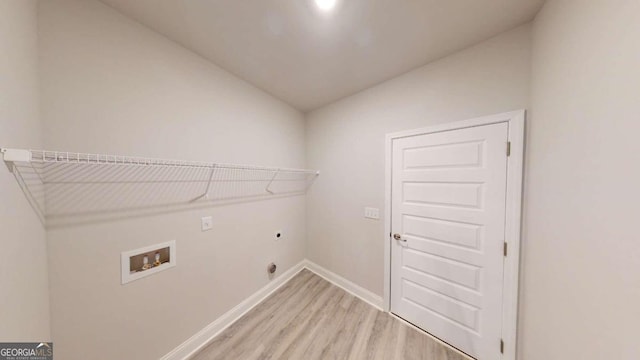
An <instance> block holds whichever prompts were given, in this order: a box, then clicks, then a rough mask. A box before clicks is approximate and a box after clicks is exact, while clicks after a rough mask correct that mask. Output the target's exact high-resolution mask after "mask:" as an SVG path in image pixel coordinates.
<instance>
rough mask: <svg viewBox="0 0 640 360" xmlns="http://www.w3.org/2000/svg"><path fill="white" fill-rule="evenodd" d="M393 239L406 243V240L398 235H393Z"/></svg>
mask: <svg viewBox="0 0 640 360" xmlns="http://www.w3.org/2000/svg"><path fill="white" fill-rule="evenodd" d="M393 238H394V239H396V240H400V241H405V242H406V241H407V240H406V239H403V238H402V236H401V235H400V234H393Z"/></svg>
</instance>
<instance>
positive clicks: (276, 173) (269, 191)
mask: <svg viewBox="0 0 640 360" xmlns="http://www.w3.org/2000/svg"><path fill="white" fill-rule="evenodd" d="M279 173H280V169H277V170H276V172H275V173H274V174H273V176H272V177H271V180H270V181H269V183H268V184H267V187H266V188H264V190H265V191H266V192H268V193H269V194H271V195H273V191H271V190H269V187H270V186H271V184H272V183H273V181H274V180H275V179H276V176H278V174H279Z"/></svg>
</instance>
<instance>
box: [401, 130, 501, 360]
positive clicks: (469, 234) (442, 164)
mask: <svg viewBox="0 0 640 360" xmlns="http://www.w3.org/2000/svg"><path fill="white" fill-rule="evenodd" d="M508 127H509V125H508V123H506V122H503V123H497V124H491V125H483V126H476V127H469V128H464V129H458V130H448V131H442V132H437V133H430V134H424V135H416V136H409V137H403V138H398V139H394V140H393V148H392V174H391V176H392V179H391V186H392V187H391V231H392V233H393V240H392V244H391V312H393V313H395V314H396V315H398V316H400V317H402V318H404V319H405V320H407V321H409V322H411V323H413V324H414V325H416V326H418V327H420V328H422V329H424V330H425V331H427V332H429V333H431V334H432V335H434V336H436V337H438V338H440V339H441V340H443V341H445V342H447V343H449V344H450V345H452V346H454V347H456V348H458V349H460V350H462V351H463V352H465V353H467V354H469V355H471V356H473V357H475V358H476V359H480V360H493V359H499V358H500V342H501V334H502V299H503V298H502V288H503V273H504V244H505V200H506V185H507V139H508V130H509V128H508Z"/></svg>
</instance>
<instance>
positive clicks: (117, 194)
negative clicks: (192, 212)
mask: <svg viewBox="0 0 640 360" xmlns="http://www.w3.org/2000/svg"><path fill="white" fill-rule="evenodd" d="M2 154H3V159H4V162H5V164H6V165H7V167H8V168H9V170H10V171H11V172H12V173H13V174H14V176H15V178H16V180H17V182H18V184H19V185H20V187H21V188H22V191H23V192H24V193H25V195H26V197H27V199H28V200H29V203H30V204H31V206H32V207H33V209H34V210H35V212H36V213H37V214H38V217H39V218H40V220H41V221H42V222H43V224H47V223H48V222H50V221H52V220H53V221H55V220H59V219H67V220H68V219H69V218H73V217H76V216H80V217H82V216H87V215H96V216H99V215H100V214H109V213H114V212H118V211H135V210H144V209H152V208H161V207H169V206H172V205H182V206H185V205H190V204H191V205H193V204H202V203H204V202H207V201H220V200H233V199H249V198H268V197H272V196H278V195H288V194H303V193H305V192H306V190H307V189H308V187H309V186H311V184H312V183H313V181H314V180H315V178H316V177H317V176H318V175H319V172H318V171H315V170H304V169H289V168H274V167H262V166H250V165H235V164H218V163H209V162H198V161H180V160H164V159H151V158H141V157H131V156H119V155H101V154H84V153H74V152H60V151H44V150H22V149H2Z"/></svg>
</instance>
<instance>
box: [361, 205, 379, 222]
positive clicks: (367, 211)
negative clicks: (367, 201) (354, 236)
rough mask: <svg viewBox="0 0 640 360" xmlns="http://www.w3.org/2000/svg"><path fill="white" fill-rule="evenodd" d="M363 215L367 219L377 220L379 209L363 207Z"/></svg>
mask: <svg viewBox="0 0 640 360" xmlns="http://www.w3.org/2000/svg"><path fill="white" fill-rule="evenodd" d="M364 217H365V218H367V219H374V220H378V219H380V209H378V208H372V207H366V208H364Z"/></svg>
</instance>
